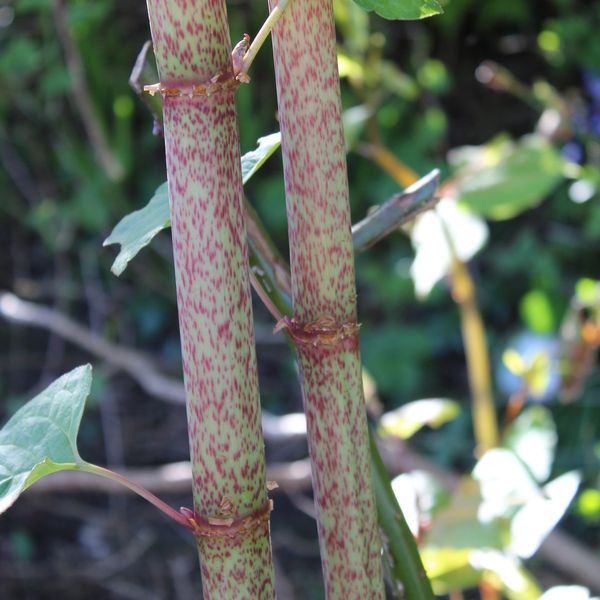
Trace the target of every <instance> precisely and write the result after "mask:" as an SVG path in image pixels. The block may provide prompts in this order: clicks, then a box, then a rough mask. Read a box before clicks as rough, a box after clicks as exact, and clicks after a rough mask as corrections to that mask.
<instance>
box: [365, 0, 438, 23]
mask: <svg viewBox="0 0 600 600" xmlns="http://www.w3.org/2000/svg"><path fill="white" fill-rule="evenodd" d="M354 1H355V2H356V3H357V4H358V5H359V6H362V7H363V8H365V9H366V10H374V11H375V12H376V13H377V14H378V15H379V16H381V17H384V18H385V19H402V20H413V19H424V18H425V17H432V16H433V15H439V14H440V13H442V12H443V10H442V7H441V5H440V3H439V2H437V0H354Z"/></svg>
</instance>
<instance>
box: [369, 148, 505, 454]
mask: <svg viewBox="0 0 600 600" xmlns="http://www.w3.org/2000/svg"><path fill="white" fill-rule="evenodd" d="M361 153H362V154H363V155H364V156H367V157H368V158H371V159H372V160H373V161H374V162H375V163H376V164H378V165H379V166H380V167H381V168H382V169H383V170H384V171H386V172H387V173H388V174H389V175H390V176H391V177H392V178H393V179H394V180H395V181H396V182H397V183H398V184H399V185H401V186H403V187H404V186H407V185H410V184H413V183H414V182H415V181H416V180H417V177H418V176H417V174H416V173H415V172H414V171H413V170H412V169H410V167H408V166H406V165H405V164H404V163H402V162H401V161H400V160H398V159H397V158H396V157H395V156H394V154H392V153H391V152H389V151H388V150H386V149H385V148H383V147H382V146H377V145H375V144H371V145H367V144H364V145H363V146H361ZM445 188H446V189H448V190H451V189H452V185H451V184H450V183H449V182H446V184H445ZM442 230H443V231H444V234H445V236H446V241H447V243H448V247H449V248H450V253H451V254H452V259H453V260H452V269H451V271H450V288H451V293H452V298H453V300H454V301H455V302H456V304H457V305H458V307H459V310H460V322H461V329H462V338H463V344H464V346H465V356H466V360H467V374H468V378H469V387H470V390H471V406H472V411H473V430H474V434H475V442H476V445H477V448H476V454H477V455H478V456H480V455H482V454H483V453H484V452H486V451H487V450H490V449H491V448H495V447H496V446H497V445H498V441H499V434H498V421H497V418H496V411H495V409H494V396H493V394H492V378H491V374H490V371H491V370H490V357H489V352H488V348H487V342H486V339H485V326H484V324H483V319H482V318H481V313H480V312H479V307H478V306H477V298H476V293H475V284H474V282H473V279H472V277H471V274H470V273H469V268H468V266H467V265H466V264H465V263H464V262H462V261H461V260H460V259H459V258H458V256H457V254H456V249H455V247H454V243H453V241H452V237H451V235H450V232H449V231H447V228H446V227H445V226H444V222H443V221H442Z"/></svg>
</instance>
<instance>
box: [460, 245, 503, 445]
mask: <svg viewBox="0 0 600 600" xmlns="http://www.w3.org/2000/svg"><path fill="white" fill-rule="evenodd" d="M450 280H451V287H452V298H453V299H454V301H455V302H456V304H457V305H458V307H459V309H460V323H461V329H462V338H463V343H464V345H465V355H466V359H467V374H468V377H469V387H470V388H471V398H472V410H473V429H474V432H475V440H476V442H477V449H476V453H477V455H478V456H481V455H482V454H483V453H484V452H486V451H487V450H491V449H492V448H495V447H496V446H497V445H498V442H499V437H498V422H497V418H496V411H495V409H494V397H493V394H492V378H491V374H490V356H489V353H488V348H487V342H486V340H485V327H484V324H483V319H482V318H481V313H480V312H479V308H478V306H477V299H476V297H475V284H474V283H473V278H472V277H471V274H470V273H469V268H468V267H467V265H466V264H465V263H464V262H462V261H461V260H459V259H458V258H456V253H454V260H453V262H452V270H451V273H450Z"/></svg>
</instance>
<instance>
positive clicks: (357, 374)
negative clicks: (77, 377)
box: [271, 0, 384, 600]
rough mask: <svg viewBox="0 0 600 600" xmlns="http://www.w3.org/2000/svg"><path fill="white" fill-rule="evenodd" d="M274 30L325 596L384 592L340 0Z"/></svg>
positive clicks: (313, 5)
mask: <svg viewBox="0 0 600 600" xmlns="http://www.w3.org/2000/svg"><path fill="white" fill-rule="evenodd" d="M275 6H276V1H275V0H272V4H271V8H274V7H275ZM272 36H273V54H274V60H275V74H276V79H277V98H278V107H279V118H280V123H281V135H282V151H283V162H284V175H285V190H286V202H287V212H288V228H289V239H290V266H291V274H292V297H293V305H294V318H293V319H289V318H287V319H284V320H283V321H282V322H281V324H280V326H284V327H287V329H288V331H289V333H290V335H291V336H292V338H293V339H294V341H295V343H296V347H297V350H298V356H299V363H300V368H301V375H302V386H303V396H304V406H305V411H306V417H307V424H308V441H309V450H310V456H311V462H312V473H313V486H314V492H315V502H316V506H317V518H318V529H319V540H320V547H321V560H322V563H323V573H324V578H325V588H326V594H327V597H328V598H335V599H337V598H340V599H344V600H346V599H349V598H356V599H361V600H365V599H369V600H372V599H377V598H383V597H384V590H383V578H382V571H381V541H380V538H379V532H378V529H377V513H376V509H375V504H374V500H373V491H372V488H371V465H370V456H369V442H368V434H367V421H366V413H365V405H364V400H363V391H362V379H361V365H360V355H359V348H358V326H357V322H356V287H355V280H354V256H353V249H352V237H351V231H350V226H351V224H350V209H349V202H348V181H347V171H346V158H345V154H346V153H345V148H344V135H343V130H342V118H341V100H340V88H339V78H338V72H337V58H336V49H335V29H334V23H333V13H332V7H331V1H330V0H295V1H294V2H292V3H291V5H290V7H289V8H288V9H287V12H286V13H285V14H284V15H283V16H282V17H281V19H280V21H279V22H278V23H277V25H275V27H274V29H273V32H272Z"/></svg>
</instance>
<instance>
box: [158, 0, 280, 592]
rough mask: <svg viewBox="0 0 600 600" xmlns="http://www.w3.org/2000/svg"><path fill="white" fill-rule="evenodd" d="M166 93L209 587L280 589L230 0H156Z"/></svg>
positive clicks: (197, 497)
mask: <svg viewBox="0 0 600 600" xmlns="http://www.w3.org/2000/svg"><path fill="white" fill-rule="evenodd" d="M148 13H149V17H150V26H151V31H152V39H153V44H154V52H155V56H156V60H157V66H158V71H159V76H160V85H159V89H160V91H161V92H162V95H163V110H164V136H165V147H166V158H167V175H168V181H169V194H170V198H171V226H172V236H173V250H174V256H175V275H176V282H177V303H178V311H179V324H180V329H181V340H182V351H183V365H184V379H185V388H186V395H187V412H188V426H189V437H190V451H191V459H192V473H193V491H194V508H195V513H194V514H193V515H191V516H190V515H188V516H190V518H191V519H192V520H193V521H195V522H196V523H197V525H198V529H197V533H198V534H199V535H198V547H199V552H200V558H201V564H202V579H203V590H204V597H205V598H206V599H216V600H227V599H230V598H260V599H265V598H272V597H273V596H274V584H273V570H272V563H271V548H270V541H269V525H268V514H269V508H270V505H269V501H268V499H267V487H266V478H265V458H264V444H263V441H262V435H261V424H260V402H259V394H258V381H257V371H256V357H255V351H254V344H253V342H254V330H253V322H252V309H251V303H250V301H251V297H250V286H249V281H248V267H247V264H248V256H247V246H246V235H245V224H244V215H243V210H242V198H243V192H242V179H241V171H240V158H239V157H240V152H239V140H238V134H237V128H236V120H235V119H236V116H235V106H234V93H235V89H236V88H237V85H238V82H237V81H236V80H235V78H234V74H233V67H232V62H231V54H230V51H231V48H230V44H229V33H228V28H227V16H226V8H225V2H224V0H222V1H221V0H195V1H194V0H188V1H187V2H185V1H180V2H167V1H165V0H148Z"/></svg>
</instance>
